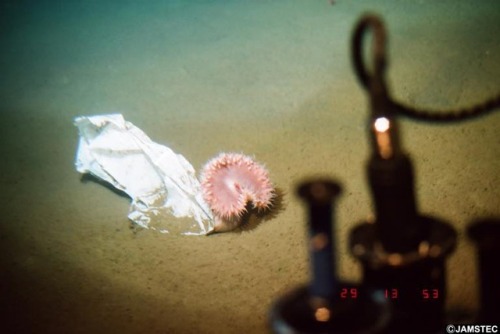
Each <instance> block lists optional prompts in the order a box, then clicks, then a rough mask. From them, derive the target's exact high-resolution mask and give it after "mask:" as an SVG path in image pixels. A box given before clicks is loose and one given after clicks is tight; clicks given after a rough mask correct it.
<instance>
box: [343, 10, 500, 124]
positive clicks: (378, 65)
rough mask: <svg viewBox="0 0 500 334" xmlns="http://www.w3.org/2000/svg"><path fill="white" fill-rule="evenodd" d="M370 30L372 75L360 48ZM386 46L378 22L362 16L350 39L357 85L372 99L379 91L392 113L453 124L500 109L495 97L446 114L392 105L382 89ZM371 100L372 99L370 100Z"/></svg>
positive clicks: (499, 102) (394, 103) (395, 102)
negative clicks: (367, 91) (371, 35)
mask: <svg viewBox="0 0 500 334" xmlns="http://www.w3.org/2000/svg"><path fill="white" fill-rule="evenodd" d="M369 28H371V29H372V30H373V36H374V41H373V60H374V64H373V73H369V72H368V71H367V69H366V66H365V64H364V61H363V53H362V45H363V36H364V34H365V33H366V31H367V30H368V29H369ZM385 46H386V32H385V27H384V24H383V22H382V20H381V19H380V18H378V17H377V16H374V15H365V16H363V17H362V18H361V19H360V21H359V22H358V24H357V25H356V28H355V30H354V35H353V39H352V45H351V47H352V48H351V52H352V57H353V65H354V71H355V73H356V75H357V77H358V80H359V81H360V83H361V85H362V86H363V87H365V88H366V89H367V90H369V92H370V94H372V95H373V93H374V88H373V87H378V88H380V87H382V88H383V89H376V91H377V93H379V94H385V96H384V97H383V99H384V100H386V101H387V102H388V104H389V105H388V106H389V107H390V109H391V110H392V112H394V113H397V114H401V115H404V116H406V117H409V118H413V119H416V120H421V121H432V122H443V123H444V122H453V121H463V120H469V119H472V118H475V117H478V116H483V115H485V114H486V113H489V112H492V111H493V110H494V109H496V108H500V94H498V95H497V96H495V97H493V98H491V99H488V100H486V101H483V102H481V103H478V104H476V105H473V106H470V107H466V108H460V109H449V110H442V111H437V110H428V109H418V108H414V107H410V106H408V105H405V104H403V103H401V102H398V101H394V100H393V99H392V98H391V97H390V96H389V94H388V93H387V90H386V89H385V87H386V85H385V78H384V74H385V73H384V72H385V69H386V66H387V60H386V55H385ZM372 97H373V96H372Z"/></svg>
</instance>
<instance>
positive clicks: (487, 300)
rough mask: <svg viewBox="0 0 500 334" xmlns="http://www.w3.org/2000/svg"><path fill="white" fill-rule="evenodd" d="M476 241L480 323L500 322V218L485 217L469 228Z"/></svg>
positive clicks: (472, 237)
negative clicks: (499, 262) (499, 264)
mask: <svg viewBox="0 0 500 334" xmlns="http://www.w3.org/2000/svg"><path fill="white" fill-rule="evenodd" d="M467 234H468V236H469V237H470V238H471V239H472V240H473V241H474V242H475V243H476V246H477V256H478V268H479V278H480V305H481V307H480V311H479V315H478V321H479V322H480V323H498V322H500V271H499V270H498V261H499V259H500V219H484V220H480V221H477V222H475V223H473V224H472V225H470V226H469V227H468V228H467Z"/></svg>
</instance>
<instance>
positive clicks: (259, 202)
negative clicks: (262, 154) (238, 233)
mask: <svg viewBox="0 0 500 334" xmlns="http://www.w3.org/2000/svg"><path fill="white" fill-rule="evenodd" d="M201 187H202V192H203V198H204V199H205V201H206V202H207V204H208V205H209V206H210V208H211V209H212V212H213V213H214V216H215V227H214V230H213V231H211V232H212V233H213V232H223V231H229V230H232V229H234V228H236V227H237V226H239V225H240V224H241V218H242V217H243V215H244V214H245V213H247V210H248V209H249V208H253V209H256V210H257V211H262V210H267V209H269V208H270V206H271V205H272V200H273V197H274V196H275V191H274V188H273V185H272V183H271V181H270V180H269V173H268V171H267V169H266V168H265V167H264V166H263V165H261V164H259V163H257V162H255V161H254V160H253V159H252V158H251V157H249V156H246V155H243V154H238V153H221V154H219V155H218V156H216V157H215V158H213V159H211V160H210V161H208V162H207V163H206V164H205V166H204V167H203V169H202V172H201ZM211 232H209V233H211Z"/></svg>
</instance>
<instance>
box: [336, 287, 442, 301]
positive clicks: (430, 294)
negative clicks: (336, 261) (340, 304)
mask: <svg viewBox="0 0 500 334" xmlns="http://www.w3.org/2000/svg"><path fill="white" fill-rule="evenodd" d="M382 291H383V292H384V296H385V298H386V299H398V298H399V290H398V289H383V290H382ZM420 295H421V297H422V299H439V289H422V290H421V291H420ZM358 296H359V293H358V289H357V288H342V289H340V298H342V299H356V298H358Z"/></svg>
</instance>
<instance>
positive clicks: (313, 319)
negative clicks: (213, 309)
mask: <svg viewBox="0 0 500 334" xmlns="http://www.w3.org/2000/svg"><path fill="white" fill-rule="evenodd" d="M370 29H371V30H372V32H373V42H372V52H373V54H372V71H371V72H369V71H368V70H367V69H366V66H365V64H364V61H363V54H362V44H363V38H364V35H365V33H366V32H367V31H368V30H370ZM351 46H352V49H351V51H352V59H353V65H354V69H355V73H356V75H357V78H358V79H359V82H360V83H361V85H362V86H363V87H364V88H365V89H366V90H367V91H368V94H369V100H370V111H371V113H370V115H369V118H368V125H369V127H368V128H369V134H370V146H371V156H370V158H369V160H368V163H367V168H366V169H367V179H368V184H369V188H370V190H371V196H372V199H373V206H374V211H375V219H374V220H373V221H369V222H362V223H360V224H358V225H356V226H355V227H354V228H353V229H352V230H351V233H350V238H349V249H350V252H351V254H352V255H353V256H354V257H355V258H356V259H357V260H358V261H359V262H360V264H361V266H362V274H363V275H362V276H363V278H362V281H361V283H359V284H354V283H349V282H344V281H342V280H341V279H340V278H339V277H337V275H336V272H335V267H336V261H335V251H336V249H335V245H336V243H335V238H334V236H333V231H334V230H335V229H334V225H333V223H332V220H333V221H334V219H333V216H334V214H333V210H332V202H333V201H334V200H335V199H336V197H337V196H338V195H339V194H340V186H339V184H338V183H337V182H334V181H332V180H330V179H314V180H309V181H307V182H304V183H302V184H300V185H299V186H298V194H299V196H300V197H301V198H302V199H303V200H304V201H305V202H306V204H307V206H308V223H307V226H308V230H309V235H308V249H309V253H310V261H311V272H312V279H311V282H310V283H309V285H307V286H303V287H299V288H297V289H295V290H293V291H291V292H289V293H288V294H286V295H285V296H283V297H281V298H279V299H278V300H277V301H276V302H275V303H274V304H273V306H272V308H271V312H270V327H271V329H272V330H273V332H275V333H287V334H290V333H367V334H368V333H388V334H392V333H394V334H395V333H430V334H433V333H436V334H437V333H444V330H445V325H446V324H450V323H451V324H453V323H454V321H460V319H456V318H452V317H451V316H450V315H449V314H447V313H446V310H445V301H446V294H447V291H446V259H447V257H448V256H449V255H450V254H451V253H452V252H453V250H454V249H455V247H456V243H457V232H456V230H455V229H454V228H453V227H452V225H450V224H449V223H447V222H444V221H442V220H441V219H438V218H436V217H431V216H427V215H422V214H421V213H419V210H418V205H417V199H416V196H415V190H414V184H415V180H414V169H413V163H412V159H411V158H410V156H409V155H408V154H407V153H406V152H405V151H404V150H403V148H402V145H401V143H400V139H399V133H398V130H399V127H398V122H397V117H398V116H405V117H408V118H410V119H416V120H419V121H425V122H440V123H451V122H461V121H465V120H469V119H472V118H476V117H479V116H483V115H485V114H486V113H488V112H491V111H493V110H494V109H497V108H498V107H500V95H497V96H495V97H494V98H492V99H489V100H487V101H484V102H483V103H480V104H477V105H474V106H472V107H470V108H465V109H459V110H447V111H442V112H435V111H429V110H420V109H416V108H412V107H409V106H407V105H404V104H402V103H400V102H398V101H395V100H394V99H393V98H392V97H391V96H390V94H389V92H388V89H387V85H386V83H385V70H386V67H387V59H386V55H385V47H386V32H385V28H384V24H383V23H382V21H381V19H380V18H379V17H377V16H375V15H365V16H363V17H362V18H361V19H360V21H359V22H358V24H357V25H356V27H355V30H354V34H353V39H352V45H351ZM467 231H468V235H469V237H470V238H471V239H472V240H473V241H475V242H476V246H477V249H478V260H479V266H478V268H479V272H480V275H479V277H480V289H481V293H480V295H481V309H480V311H479V312H478V314H477V315H476V317H475V319H472V320H470V321H471V322H472V323H483V324H485V323H487V324H495V323H496V324H497V325H499V323H500V287H499V284H498V282H499V279H500V277H499V275H498V274H496V271H495V270H493V268H495V266H496V265H497V263H495V261H498V258H500V219H499V218H497V217H490V218H487V219H479V220H478V221H476V222H474V224H470V225H469V228H468V230H467ZM346 297H348V298H346ZM498 329H499V330H500V327H498Z"/></svg>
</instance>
